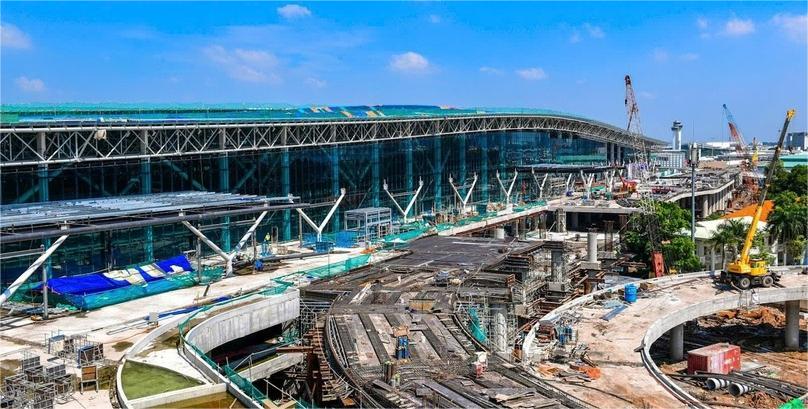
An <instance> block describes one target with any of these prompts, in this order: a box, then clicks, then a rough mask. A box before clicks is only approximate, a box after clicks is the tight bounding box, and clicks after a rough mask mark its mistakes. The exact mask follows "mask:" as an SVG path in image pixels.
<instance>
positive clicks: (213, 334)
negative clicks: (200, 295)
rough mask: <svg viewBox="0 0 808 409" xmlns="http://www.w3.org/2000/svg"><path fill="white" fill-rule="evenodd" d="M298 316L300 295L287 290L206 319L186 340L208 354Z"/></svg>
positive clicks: (295, 290) (294, 290)
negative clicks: (214, 349) (226, 344)
mask: <svg viewBox="0 0 808 409" xmlns="http://www.w3.org/2000/svg"><path fill="white" fill-rule="evenodd" d="M299 315H300V291H298V290H297V289H290V290H287V291H286V292H284V293H282V294H278V295H273V296H269V297H263V298H262V299H260V300H257V301H254V302H252V303H250V304H248V305H244V306H241V307H238V308H235V309H233V310H230V311H225V312H222V313H219V314H217V315H215V316H213V317H211V318H208V319H207V320H205V321H203V322H201V323H199V324H197V325H196V326H194V328H193V329H191V330H190V331H188V334H187V335H186V337H185V339H186V340H187V341H188V342H190V343H192V344H194V345H196V347H197V348H199V349H200V350H201V351H202V352H208V351H210V350H212V349H213V348H216V347H217V346H219V345H222V344H225V343H227V342H230V341H233V340H236V339H239V338H242V337H245V336H247V335H250V334H254V333H256V332H258V331H261V330H265V329H267V328H269V327H272V326H274V325H278V324H281V323H283V322H286V321H291V320H293V319H295V318H297V317H298V316H299Z"/></svg>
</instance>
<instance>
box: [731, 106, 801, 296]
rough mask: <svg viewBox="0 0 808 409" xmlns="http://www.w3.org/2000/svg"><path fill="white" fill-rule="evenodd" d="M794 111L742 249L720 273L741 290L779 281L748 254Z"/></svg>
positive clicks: (769, 171)
mask: <svg viewBox="0 0 808 409" xmlns="http://www.w3.org/2000/svg"><path fill="white" fill-rule="evenodd" d="M794 113H795V111H794V110H793V109H790V110H788V112H787V113H786V119H785V122H784V123H783V128H782V129H781V130H780V138H779V139H778V141H777V146H776V147H775V148H774V156H773V157H772V161H771V163H770V164H769V169H768V171H767V172H766V179H765V180H764V182H763V190H762V191H761V192H760V195H759V196H758V202H757V208H755V214H754V216H752V223H751V224H750V225H749V231H747V232H746V240H744V243H743V249H742V250H741V253H740V254H739V255H738V258H737V259H735V261H734V262H732V263H729V265H728V266H727V270H726V271H722V272H721V277H720V279H721V281H722V282H724V283H727V284H732V285H734V286H736V287H738V288H740V289H741V290H746V289H749V288H750V287H752V286H763V287H771V286H772V285H773V284H774V282H775V281H776V280H779V279H780V276H779V275H778V274H775V273H773V272H772V271H771V270H770V269H769V266H768V265H767V263H766V260H764V259H753V258H751V257H750V254H749V252H750V251H751V250H752V242H753V241H754V240H755V234H757V228H758V223H759V222H760V215H761V214H762V213H763V203H764V202H765V201H766V192H768V190H769V186H770V185H771V183H772V179H773V176H774V168H776V167H777V161H778V160H780V151H782V149H783V141H784V140H785V137H786V132H787V131H788V125H789V124H790V123H791V119H792V118H794Z"/></svg>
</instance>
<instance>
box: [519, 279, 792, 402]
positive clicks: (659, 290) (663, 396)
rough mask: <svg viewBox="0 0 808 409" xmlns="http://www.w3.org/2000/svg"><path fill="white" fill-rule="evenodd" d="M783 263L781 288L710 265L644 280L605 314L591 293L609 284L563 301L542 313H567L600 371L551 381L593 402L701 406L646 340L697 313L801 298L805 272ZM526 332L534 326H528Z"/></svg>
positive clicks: (553, 315)
mask: <svg viewBox="0 0 808 409" xmlns="http://www.w3.org/2000/svg"><path fill="white" fill-rule="evenodd" d="M784 270H786V272H785V273H784V275H783V278H782V279H781V281H780V284H781V285H782V286H783V288H778V287H771V288H758V289H754V290H749V291H743V292H741V291H737V290H734V289H728V288H727V287H726V286H723V285H717V284H715V282H714V280H713V278H712V275H711V274H710V273H692V274H684V275H679V276H671V277H663V278H659V279H651V280H643V281H644V282H648V283H650V284H652V285H653V288H652V290H651V292H650V296H647V297H646V296H643V297H640V298H639V299H638V300H637V302H635V303H634V304H631V305H629V306H628V307H627V308H626V309H625V310H623V311H622V312H620V313H619V314H617V315H616V316H614V317H613V318H612V319H610V320H608V321H606V320H604V319H602V317H603V316H604V315H605V314H606V313H607V312H609V311H610V310H609V309H606V308H604V307H603V306H601V305H599V304H598V303H597V302H594V301H593V299H594V297H595V296H597V295H598V294H602V293H605V292H608V291H616V290H617V287H613V288H611V289H606V290H602V291H598V292H596V293H593V294H590V295H588V296H585V297H581V298H579V299H576V300H575V301H573V302H571V303H568V304H565V305H564V306H562V307H559V308H558V309H556V310H554V311H552V312H551V313H550V314H548V315H547V316H545V317H544V318H543V319H542V321H543V322H548V321H550V322H552V321H555V320H556V319H558V318H560V317H563V316H566V317H572V316H574V317H575V318H574V320H575V322H576V323H575V324H574V327H575V329H576V330H577V332H578V337H579V339H578V341H579V343H586V344H587V345H588V347H589V350H588V353H587V356H588V357H589V358H590V359H591V360H592V361H594V362H595V363H596V364H597V365H598V366H599V368H600V370H601V377H600V378H599V379H596V380H593V381H592V382H587V383H585V384H582V385H573V384H568V383H563V382H557V383H554V385H556V386H558V387H559V388H561V389H562V390H564V391H566V392H568V393H570V394H571V395H573V396H576V397H578V398H580V399H583V400H585V401H587V402H589V403H591V404H592V405H593V406H595V407H608V408H612V407H614V408H616V407H621V408H622V407H642V408H649V407H657V408H685V407H693V406H704V405H701V404H699V403H698V402H697V401H695V400H694V399H693V398H692V397H690V396H689V395H688V394H687V393H686V392H684V391H683V390H681V389H680V388H678V387H677V386H676V385H675V384H674V383H673V382H672V381H671V380H670V379H669V378H668V377H667V376H665V375H663V374H662V373H661V372H659V370H658V368H657V367H656V365H655V364H654V363H653V361H651V360H650V355H649V354H648V351H649V349H650V347H651V345H652V344H653V343H654V341H656V340H657V339H658V338H659V337H660V336H661V335H663V334H664V333H665V332H666V331H668V330H670V329H671V328H674V327H676V326H678V325H679V324H682V323H684V322H687V321H690V320H693V319H695V318H698V317H701V316H705V315H710V314H713V313H716V312H718V311H722V310H726V309H733V308H746V307H754V306H757V305H760V304H767V303H781V302H786V301H795V300H797V301H798V300H803V299H806V298H808V276H807V275H803V274H796V272H797V271H800V270H801V268H790V269H784ZM637 284H639V283H637ZM533 334H535V327H534V329H532V330H531V335H533ZM531 335H529V337H530V336H531ZM525 353H526V355H527V356H530V353H531V351H530V350H529V349H526V351H525Z"/></svg>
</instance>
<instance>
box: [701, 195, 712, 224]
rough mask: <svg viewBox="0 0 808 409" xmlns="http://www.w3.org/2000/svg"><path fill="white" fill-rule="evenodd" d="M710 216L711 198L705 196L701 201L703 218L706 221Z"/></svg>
mask: <svg viewBox="0 0 808 409" xmlns="http://www.w3.org/2000/svg"><path fill="white" fill-rule="evenodd" d="M709 215H710V196H704V197H703V198H702V200H701V218H702V219H706V218H707V216H709Z"/></svg>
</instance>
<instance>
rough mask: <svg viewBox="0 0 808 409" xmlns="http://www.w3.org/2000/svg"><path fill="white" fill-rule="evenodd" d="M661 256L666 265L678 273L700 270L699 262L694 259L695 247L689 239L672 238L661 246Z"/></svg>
mask: <svg viewBox="0 0 808 409" xmlns="http://www.w3.org/2000/svg"><path fill="white" fill-rule="evenodd" d="M662 255H663V256H665V260H666V261H667V263H668V265H669V266H670V267H671V268H675V269H676V270H677V271H678V272H680V273H687V272H691V271H698V270H700V269H701V262H700V261H699V258H698V257H696V246H695V244H693V241H692V240H690V237H684V236H679V237H674V238H673V239H672V240H670V241H668V242H666V243H664V244H662Z"/></svg>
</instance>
